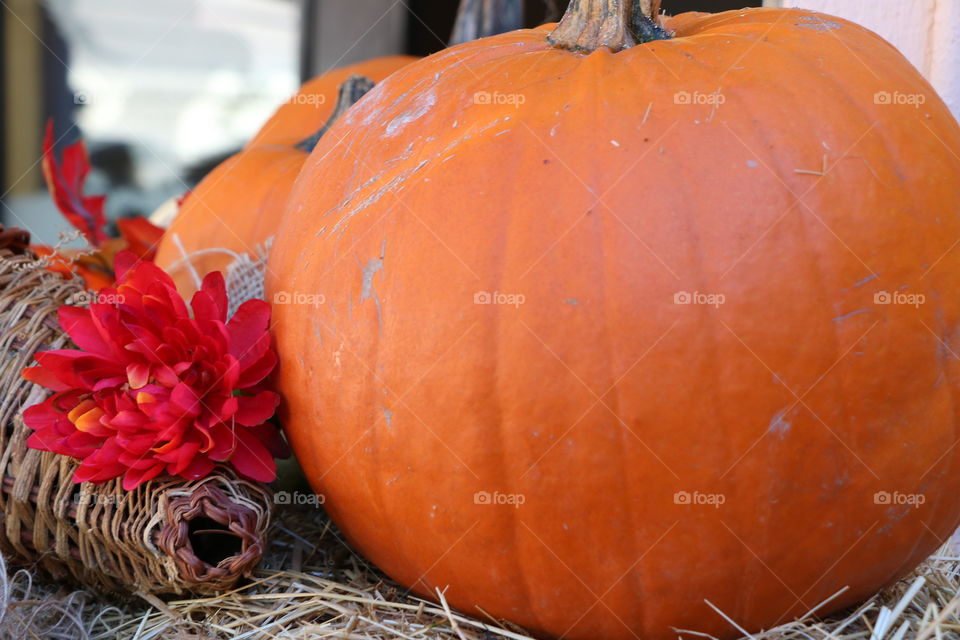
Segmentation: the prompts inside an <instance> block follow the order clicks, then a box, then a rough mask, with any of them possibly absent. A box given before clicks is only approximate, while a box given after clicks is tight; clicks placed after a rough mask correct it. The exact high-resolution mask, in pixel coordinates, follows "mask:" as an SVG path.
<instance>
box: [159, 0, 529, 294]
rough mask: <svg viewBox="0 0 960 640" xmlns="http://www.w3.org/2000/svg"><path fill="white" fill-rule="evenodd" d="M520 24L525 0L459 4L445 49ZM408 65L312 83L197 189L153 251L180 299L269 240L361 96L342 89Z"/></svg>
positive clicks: (402, 60)
mask: <svg viewBox="0 0 960 640" xmlns="http://www.w3.org/2000/svg"><path fill="white" fill-rule="evenodd" d="M522 19H523V0H461V4H460V7H459V10H458V14H457V24H456V25H455V28H454V32H453V35H452V38H451V44H459V43H460V42H463V41H466V40H467V39H473V38H476V37H482V36H485V35H494V34H497V33H503V32H504V31H509V30H511V29H517V28H519V27H521V26H523V21H522ZM414 60H416V58H414V57H412V56H387V57H383V58H376V59H373V60H368V61H365V62H359V63H357V64H353V65H349V66H346V67H342V68H340V69H335V70H333V71H329V72H327V73H324V74H323V75H320V76H318V77H316V78H313V79H312V80H310V81H308V82H307V83H305V84H304V85H303V86H302V87H301V88H300V90H299V91H297V93H295V94H294V95H293V96H292V97H291V98H290V99H289V100H288V101H287V102H285V103H284V104H283V105H282V106H281V107H280V108H279V109H278V110H277V111H276V113H274V114H273V116H271V118H270V119H269V120H268V121H267V122H266V124H264V126H263V127H262V128H261V129H260V131H259V132H258V133H257V134H256V135H255V136H254V137H253V139H252V140H250V142H249V143H248V144H247V145H246V147H244V149H243V150H242V151H240V152H239V153H237V154H235V155H233V156H231V157H230V158H228V159H227V160H225V161H224V162H223V163H222V164H220V165H219V166H218V167H217V168H216V169H214V170H213V171H212V172H210V174H209V175H207V176H206V177H205V178H204V179H203V180H202V181H201V182H200V184H198V185H197V187H196V188H195V189H194V190H193V191H192V192H191V193H190V194H189V195H188V196H187V197H186V199H185V201H184V202H183V204H182V206H181V208H180V211H179V213H178V214H177V217H176V218H175V219H174V221H173V223H171V225H170V227H169V229H168V232H167V233H166V234H165V236H164V238H163V240H162V242H161V244H160V247H159V249H158V251H157V259H156V262H157V264H158V265H160V266H161V267H162V268H164V269H165V270H167V271H168V272H169V273H170V274H171V276H172V277H173V279H174V281H175V282H176V283H177V288H178V289H179V290H180V292H181V293H182V294H183V295H185V296H189V295H191V294H192V293H193V292H194V291H196V290H197V288H198V286H199V283H200V281H201V280H202V279H203V276H204V275H206V274H207V273H209V272H211V271H218V270H225V269H226V268H227V267H228V266H229V265H230V264H231V263H232V262H233V260H234V256H235V254H242V253H247V254H250V255H254V254H255V251H256V249H257V247H258V246H259V245H262V244H263V243H264V242H265V241H267V240H268V239H269V238H270V237H272V236H273V235H274V233H275V231H276V228H277V223H278V219H279V216H280V214H281V212H282V211H283V209H284V205H285V203H286V198H287V195H288V194H289V192H290V188H291V187H292V186H293V182H294V180H296V177H297V175H298V174H299V171H300V168H301V166H302V165H303V162H304V160H306V158H307V156H308V155H309V154H310V152H311V151H312V150H313V147H314V146H315V145H316V143H317V140H319V137H320V135H322V132H323V131H324V130H326V128H327V127H329V125H330V124H331V123H332V122H333V121H335V120H336V119H337V118H338V117H339V116H340V115H341V114H342V113H343V111H345V110H346V109H347V108H349V107H350V106H351V105H352V104H353V102H356V100H358V99H359V98H360V97H361V96H362V95H363V91H360V90H357V87H353V88H351V92H348V95H352V96H353V97H352V101H349V100H348V101H346V102H345V101H343V100H338V98H337V96H338V92H339V91H340V87H341V85H343V83H345V82H347V81H348V80H349V79H350V78H354V77H361V78H368V79H369V80H371V81H373V82H379V81H381V80H383V79H384V78H386V77H387V76H389V75H390V74H391V73H393V72H394V71H396V70H398V69H400V68H401V67H403V66H405V65H407V64H409V63H410V62H412V61H414ZM337 105H340V108H339V109H338V108H336V107H337ZM198 252H199V253H198ZM194 254H195V255H194ZM185 256H190V259H189V262H188V260H187V259H185Z"/></svg>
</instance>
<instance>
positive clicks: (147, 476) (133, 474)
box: [77, 464, 163, 491]
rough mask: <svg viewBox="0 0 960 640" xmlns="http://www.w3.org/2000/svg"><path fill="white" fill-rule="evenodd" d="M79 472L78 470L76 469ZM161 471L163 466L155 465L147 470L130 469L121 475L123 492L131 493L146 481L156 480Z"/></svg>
mask: <svg viewBox="0 0 960 640" xmlns="http://www.w3.org/2000/svg"><path fill="white" fill-rule="evenodd" d="M77 471H78V472H79V471H80V470H79V469H77ZM162 471H163V465H162V464H157V465H154V466H152V467H149V468H147V469H142V470H141V469H130V470H129V471H127V472H126V473H125V474H124V475H123V490H124V491H133V490H134V489H136V488H137V487H139V486H140V485H141V484H143V483H144V482H146V481H148V480H152V479H154V478H156V477H157V476H158V475H160V473H161V472H162Z"/></svg>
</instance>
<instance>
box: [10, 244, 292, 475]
mask: <svg viewBox="0 0 960 640" xmlns="http://www.w3.org/2000/svg"><path fill="white" fill-rule="evenodd" d="M115 269H116V272H117V286H116V287H105V288H103V289H101V290H100V292H99V293H97V294H95V295H94V296H93V302H92V303H91V304H90V308H89V309H84V308H81V307H73V306H63V307H60V310H59V320H60V326H61V327H63V329H64V331H66V332H67V333H68V334H69V335H70V337H71V338H72V339H73V341H74V342H75V343H76V345H77V346H78V347H79V349H58V350H55V351H44V352H40V353H38V354H37V355H36V359H37V363H38V365H39V366H35V367H28V368H26V369H24V370H23V377H24V378H26V379H27V380H30V381H31V382H35V383H37V384H40V385H42V386H44V387H47V388H48V389H52V390H53V391H55V392H56V393H54V394H53V395H52V396H50V397H49V398H47V400H46V401H44V402H42V403H40V404H37V405H35V406H32V407H30V408H28V409H27V410H26V411H24V413H23V418H24V421H25V422H26V424H27V426H29V427H30V428H31V429H33V430H34V433H33V434H31V435H30V437H29V439H28V440H27V445H28V446H29V447H32V448H34V449H40V450H43V451H53V452H56V453H60V454H64V455H68V456H71V457H74V458H77V459H79V460H81V464H80V467H79V468H78V469H77V471H76V473H75V474H74V478H73V480H74V482H86V481H89V482H97V483H99V482H105V481H107V480H110V479H112V478H118V477H120V476H123V487H124V489H127V490H130V489H133V488H134V487H136V486H138V485H139V484H141V483H142V482H146V481H147V480H150V479H151V478H154V477H156V476H158V475H160V474H161V473H163V472H166V473H168V474H170V475H174V476H180V477H182V478H187V479H196V478H201V477H203V476H206V475H207V474H208V473H210V471H211V470H212V469H213V467H214V465H215V464H216V463H218V462H224V463H228V464H230V465H232V466H233V468H234V469H236V470H237V472H239V473H240V474H242V475H244V476H246V477H248V478H251V479H254V480H260V481H263V482H269V481H271V480H273V479H274V478H275V477H276V463H275V462H274V460H273V457H274V455H278V456H279V455H283V454H284V449H285V446H284V443H283V441H282V439H281V438H280V435H279V431H278V430H277V429H276V427H275V426H273V425H272V424H270V423H269V422H267V420H269V419H270V418H271V417H272V416H273V414H274V412H275V411H276V407H277V404H278V403H279V396H278V395H277V394H276V393H274V392H273V391H270V390H269V389H267V388H266V383H265V379H266V378H267V376H268V375H269V374H270V372H271V371H273V369H274V367H275V366H276V364H277V356H276V354H275V352H274V350H273V346H272V343H271V340H270V334H269V333H268V332H267V326H268V324H269V321H270V306H269V305H268V304H267V303H266V302H264V301H262V300H250V301H248V302H246V303H244V304H243V305H242V306H241V307H240V308H239V309H238V310H237V312H236V313H235V314H234V315H233V317H232V318H231V319H230V320H229V321H227V319H226V315H227V293H226V287H225V285H224V281H223V276H222V275H221V274H220V273H219V272H214V273H211V274H209V275H208V276H207V277H206V278H205V279H204V281H203V286H202V288H201V289H200V291H198V292H196V293H195V294H194V296H193V299H192V300H191V302H190V306H191V307H192V309H193V314H192V316H191V314H190V312H189V310H188V309H187V305H186V304H185V303H184V301H183V298H181V297H180V295H179V294H178V293H177V290H176V287H175V286H174V284H173V280H171V279H170V276H168V275H167V274H166V273H165V272H164V271H163V270H162V269H160V268H159V267H157V266H155V265H154V264H152V263H150V262H138V261H137V259H136V257H135V256H134V255H133V254H132V253H129V252H122V253H119V254H117V258H116V262H115Z"/></svg>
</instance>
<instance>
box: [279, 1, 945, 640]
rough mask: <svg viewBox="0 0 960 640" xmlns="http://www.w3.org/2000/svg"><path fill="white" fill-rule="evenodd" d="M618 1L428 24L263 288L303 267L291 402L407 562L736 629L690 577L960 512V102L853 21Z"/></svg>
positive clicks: (895, 541) (304, 429)
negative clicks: (548, 16) (426, 35)
mask: <svg viewBox="0 0 960 640" xmlns="http://www.w3.org/2000/svg"><path fill="white" fill-rule="evenodd" d="M635 4H636V3H629V2H625V3H624V2H616V0H579V1H578V2H574V3H572V4H571V7H570V9H568V13H567V14H566V16H565V18H564V19H563V21H562V22H561V23H560V24H559V26H549V25H548V26H545V27H541V28H539V29H534V30H522V31H516V32H512V33H508V34H505V35H500V36H496V37H492V38H488V39H484V40H479V41H476V42H471V43H467V44H464V45H461V46H458V47H454V48H452V49H449V50H447V51H444V52H440V53H437V54H435V55H433V56H430V57H429V58H426V59H424V60H421V61H418V62H416V63H413V64H411V65H409V66H407V67H404V68H403V69H401V70H400V71H398V72H396V73H395V74H393V75H392V76H390V78H388V79H387V80H385V81H383V82H382V83H380V84H379V85H378V86H377V87H376V88H375V89H374V90H373V91H371V92H370V93H369V94H368V95H367V96H366V97H365V98H364V99H363V100H362V101H361V102H360V103H359V104H358V105H356V107H354V108H353V109H352V110H351V111H350V112H349V113H348V114H346V116H345V117H344V118H343V119H342V120H341V121H340V122H338V123H337V124H335V125H334V127H333V128H332V129H331V131H330V135H329V137H328V139H324V140H322V141H321V142H320V144H319V146H318V147H317V149H316V152H315V153H314V154H313V155H312V156H311V158H310V160H309V161H308V162H307V163H306V165H305V166H304V169H303V172H302V173H301V176H300V179H299V180H298V182H297V185H296V187H295V188H294V191H293V192H292V194H291V198H290V202H289V205H288V208H287V214H286V216H285V218H284V220H283V222H282V223H281V226H280V230H279V232H278V235H277V238H276V243H275V245H274V247H273V252H272V254H271V256H270V262H269V267H270V268H269V269H268V276H267V286H268V295H269V296H279V297H278V298H277V299H282V297H283V296H287V297H288V298H289V300H291V301H293V302H296V300H297V298H296V297H294V296H303V295H308V294H313V295H314V296H315V297H314V298H310V300H316V299H319V298H317V297H316V296H319V295H322V296H324V299H325V302H324V303H323V304H319V305H309V304H307V305H304V304H300V305H298V304H280V305H275V306H274V322H275V336H276V339H277V343H278V347H279V353H280V359H281V365H280V370H279V385H280V389H281V391H282V393H283V396H284V398H285V405H284V407H283V409H284V411H283V423H284V425H285V428H286V432H287V434H288V437H289V439H290V441H291V443H292V445H293V447H294V449H295V451H296V454H297V457H298V459H299V461H300V463H301V465H302V466H303V468H304V470H305V472H306V475H307V477H308V478H309V479H310V480H311V483H312V485H313V486H314V488H315V490H316V491H317V492H319V493H321V494H323V495H324V496H325V499H326V502H325V506H326V508H327V509H328V511H329V512H330V514H331V516H332V517H333V519H334V520H335V522H336V523H337V524H338V525H339V527H340V528H341V529H342V530H343V531H344V533H345V534H346V535H347V537H348V538H349V540H350V541H351V542H352V543H353V544H354V545H355V546H356V547H357V548H358V549H359V550H360V551H361V552H362V553H363V554H365V555H366V556H367V557H368V558H370V559H371V560H372V561H373V562H375V563H376V564H377V565H378V566H380V567H381V568H382V569H384V570H385V571H386V572H387V573H388V574H389V575H391V576H392V577H393V578H395V579H397V580H399V581H400V582H401V583H403V584H404V585H407V586H409V587H412V588H413V589H414V590H415V591H416V592H418V593H420V594H424V595H427V596H431V595H432V596H434V597H435V589H437V588H439V589H443V588H445V587H447V586H449V588H447V590H446V593H445V596H446V598H447V600H448V601H450V602H451V603H452V604H453V605H455V606H457V607H458V608H460V609H461V610H463V611H464V612H466V613H468V614H473V615H480V611H481V610H482V611H483V612H485V613H488V614H490V615H493V616H495V617H498V618H501V617H502V618H507V619H509V620H512V621H514V622H516V623H518V624H520V625H523V626H524V627H527V628H529V629H532V630H534V631H537V632H540V633H544V634H547V635H551V636H562V637H564V638H573V639H577V638H579V639H589V640H593V639H596V638H605V639H613V640H618V639H625V638H634V637H640V638H644V639H646V640H657V639H666V638H674V637H676V635H677V634H676V632H674V631H672V628H673V627H676V628H687V629H694V630H696V631H699V632H704V633H709V634H713V635H716V636H721V637H732V636H734V635H738V632H737V631H736V629H735V628H734V627H733V626H732V625H731V624H730V623H729V622H727V621H726V620H725V619H724V618H723V617H721V615H720V614H718V613H717V612H716V611H715V610H714V609H713V607H716V608H717V609H719V610H721V611H723V612H724V613H725V614H726V615H727V616H729V617H730V619H731V620H733V621H735V622H736V623H737V624H738V625H741V626H742V627H744V628H746V629H748V630H750V631H755V630H758V629H760V628H769V627H771V626H773V625H775V624H778V623H783V622H787V621H790V620H792V619H794V617H796V616H799V615H802V614H804V613H806V612H807V611H808V610H810V609H813V608H814V607H816V606H817V605H819V604H820V603H822V602H823V601H825V600H827V599H828V598H830V597H831V596H834V595H836V596H837V597H836V598H834V599H832V600H830V601H829V603H828V604H827V605H826V606H824V607H823V608H822V609H820V610H819V611H818V613H827V612H829V611H831V610H837V609H840V608H842V607H846V606H848V605H850V604H852V603H855V602H857V601H860V600H862V599H865V598H867V597H869V596H870V595H872V594H873V593H874V592H875V591H876V590H877V589H878V588H880V587H882V586H884V585H887V584H889V583H891V582H893V581H895V580H897V579H898V578H899V577H901V576H903V575H904V574H905V573H906V572H908V571H910V570H911V569H912V568H913V567H914V566H916V565H917V563H918V562H920V561H921V559H923V558H924V557H925V556H927V555H928V554H929V553H931V552H932V551H933V550H934V549H935V548H936V547H937V546H938V545H939V544H940V543H941V542H942V541H943V540H945V539H946V538H948V537H949V535H950V533H951V532H952V531H953V530H954V529H955V528H956V527H957V525H958V521H960V502H958V501H957V499H956V498H957V496H958V495H960V476H958V471H960V468H958V465H960V447H957V446H956V443H957V440H956V421H957V418H958V412H960V409H958V407H960V398H958V397H957V385H958V383H960V365H958V359H957V357H956V355H955V354H956V353H958V352H960V332H958V331H957V327H958V326H960V295H958V291H960V251H957V250H956V249H955V248H954V247H953V244H954V242H955V241H956V238H958V237H960V179H958V178H960V160H958V156H957V150H960V127H958V125H957V123H956V121H955V120H954V118H953V117H952V116H951V115H950V113H949V111H948V110H947V108H946V107H945V105H944V104H943V102H942V101H941V100H940V99H939V98H938V97H937V96H936V94H935V93H934V92H933V90H932V89H931V87H930V86H929V85H928V84H927V82H926V81H924V80H923V79H922V78H921V76H920V75H919V74H918V73H917V72H916V71H915V70H914V69H913V68H912V67H911V66H910V65H909V64H908V63H907V61H906V60H905V59H904V58H903V57H902V56H901V55H900V54H899V53H898V52H897V51H896V50H895V49H894V48H893V47H891V46H890V45H888V44H887V43H886V42H884V41H883V40H882V39H880V38H879V37H878V36H876V35H875V34H873V33H871V32H869V31H867V30H865V29H863V28H861V27H859V26H857V25H855V24H853V23H851V22H847V21H844V20H841V19H837V18H832V17H830V16H826V15H823V14H818V13H814V12H810V11H802V10H785V9H784V10H781V9H744V10H742V11H732V12H727V13H720V14H715V15H710V14H702V13H701V14H683V15H679V16H676V17H674V18H669V19H665V20H663V22H662V26H663V29H661V28H660V27H659V26H658V25H656V24H655V23H654V22H653V21H651V20H650V19H649V18H648V17H647V16H644V15H636V14H633V13H631V12H632V10H633V6H635ZM651 4H656V3H650V2H646V3H645V4H644V6H645V7H646V9H647V10H648V11H652V10H653V8H654V7H651ZM632 5H633V6H632ZM648 15H650V14H648ZM664 29H665V30H666V32H669V33H670V34H672V37H669V38H668V39H663V38H665V37H666V36H667V34H666V33H665V32H664ZM865 66H866V67H869V70H868V69H867V68H865ZM844 588H846V590H843V589H844ZM838 593H839V595H837V594H838ZM707 601H709V604H708V603H707Z"/></svg>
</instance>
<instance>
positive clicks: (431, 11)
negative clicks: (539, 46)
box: [407, 0, 763, 56]
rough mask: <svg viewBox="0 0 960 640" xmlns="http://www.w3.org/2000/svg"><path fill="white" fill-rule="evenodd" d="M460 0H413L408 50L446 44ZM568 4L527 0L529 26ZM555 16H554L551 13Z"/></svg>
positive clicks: (711, 2)
mask: <svg viewBox="0 0 960 640" xmlns="http://www.w3.org/2000/svg"><path fill="white" fill-rule="evenodd" d="M457 4H458V3H457V2H456V0H443V1H438V0H410V1H409V2H408V6H409V7H410V12H411V14H412V15H411V16H410V19H409V21H408V23H407V25H408V26H407V43H408V49H409V51H408V53H410V54H413V55H417V56H426V55H429V54H431V53H435V52H437V51H440V50H441V49H443V48H444V47H445V46H446V41H447V38H448V37H449V36H450V31H451V29H452V28H453V18H454V15H455V14H456V8H457ZM761 4H763V2H762V0H665V1H664V5H666V8H667V9H669V12H670V13H683V12H685V11H707V12H711V13H715V12H717V11H730V10H733V9H742V8H744V7H759V6H760V5H761ZM566 6H567V0H526V13H527V25H528V26H534V25H538V24H543V23H544V22H546V21H547V20H550V19H553V20H555V19H556V17H557V15H559V13H562V12H563V10H564V9H565V8H566ZM551 12H553V13H554V15H553V16H551V15H550V13H551Z"/></svg>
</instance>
